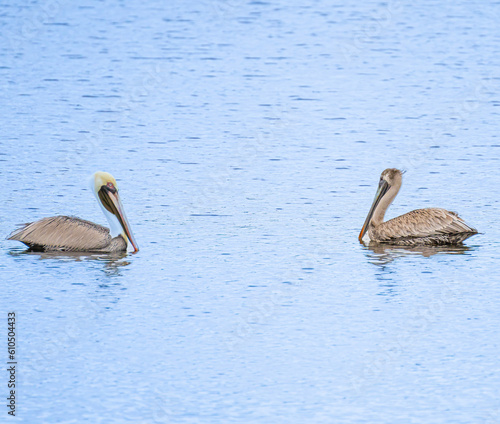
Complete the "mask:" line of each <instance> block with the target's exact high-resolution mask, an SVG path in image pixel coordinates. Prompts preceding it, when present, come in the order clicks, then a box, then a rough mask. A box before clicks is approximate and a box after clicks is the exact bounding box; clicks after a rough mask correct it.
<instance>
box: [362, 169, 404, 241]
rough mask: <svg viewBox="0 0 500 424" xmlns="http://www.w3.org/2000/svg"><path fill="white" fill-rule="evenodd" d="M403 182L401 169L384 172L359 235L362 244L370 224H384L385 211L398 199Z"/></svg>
mask: <svg viewBox="0 0 500 424" xmlns="http://www.w3.org/2000/svg"><path fill="white" fill-rule="evenodd" d="M402 181H403V172H402V171H400V170H399V169H396V168H388V169H386V170H385V171H383V172H382V174H381V175H380V181H379V184H378V189H377V193H376V194H375V199H374V200H373V203H372V207H371V208H370V212H368V216H367V217H366V220H365V223H364V224H363V228H361V232H360V233H359V237H358V239H359V241H360V242H363V237H364V236H365V234H366V232H367V231H368V228H369V226H370V223H372V224H373V225H379V224H381V223H382V222H383V220H384V215H385V211H386V210H387V208H388V207H389V205H390V204H391V202H392V201H393V200H394V198H395V197H396V194H398V191H399V189H400V187H401V183H402ZM382 199H383V200H382Z"/></svg>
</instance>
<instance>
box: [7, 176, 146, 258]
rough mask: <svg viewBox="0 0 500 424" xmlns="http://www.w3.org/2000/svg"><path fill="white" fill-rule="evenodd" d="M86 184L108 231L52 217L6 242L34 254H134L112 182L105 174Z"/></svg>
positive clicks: (135, 248) (19, 231)
mask: <svg viewBox="0 0 500 424" xmlns="http://www.w3.org/2000/svg"><path fill="white" fill-rule="evenodd" d="M90 183H91V189H92V191H93V193H94V195H95V197H96V199H97V201H98V203H99V205H100V206H101V209H102V211H103V212H104V215H105V216H106V218H107V219H108V222H109V225H110V228H111V230H110V229H108V228H106V227H103V226H101V225H98V224H94V223H93V222H90V221H85V220H83V219H80V218H76V217H70V216H54V217H50V218H43V219H41V220H39V221H35V222H31V223H29V224H24V226H23V227H21V228H19V229H17V230H15V231H14V232H13V233H12V234H11V235H10V236H9V237H8V240H18V241H20V242H23V243H24V244H26V245H27V246H28V247H29V248H30V250H34V251H61V252H100V253H113V252H122V251H131V252H133V253H135V252H137V251H138V250H139V247H138V246H137V242H136V241H135V238H134V236H133V234H132V232H131V230H130V225H129V223H128V220H127V217H126V215H125V212H124V210H123V206H122V203H121V201H120V197H119V195H118V187H117V185H116V180H115V179H114V178H113V176H112V175H111V174H109V173H107V172H96V173H95V174H94V175H92V177H91V180H90Z"/></svg>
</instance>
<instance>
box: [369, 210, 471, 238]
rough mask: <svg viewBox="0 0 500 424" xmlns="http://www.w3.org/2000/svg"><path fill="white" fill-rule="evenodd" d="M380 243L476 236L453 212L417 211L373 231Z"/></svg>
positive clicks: (383, 224) (394, 219) (385, 223)
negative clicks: (404, 239) (405, 239)
mask: <svg viewBox="0 0 500 424" xmlns="http://www.w3.org/2000/svg"><path fill="white" fill-rule="evenodd" d="M374 233H375V234H376V237H377V239H378V240H380V241H386V240H387V241H389V240H394V239H398V238H415V237H420V238H425V237H433V236H442V235H453V234H457V235H458V234H464V233H470V234H476V233H477V230H476V229H475V228H473V227H470V226H469V225H467V224H466V223H465V222H464V221H463V220H462V218H460V217H459V216H458V215H457V214H456V213H455V212H450V211H447V210H446V209H440V208H426V209H417V210H414V211H412V212H408V213H406V214H404V215H401V216H398V217H396V218H393V219H390V220H389V221H386V222H384V223H382V224H381V225H379V226H378V227H377V228H375V229H374Z"/></svg>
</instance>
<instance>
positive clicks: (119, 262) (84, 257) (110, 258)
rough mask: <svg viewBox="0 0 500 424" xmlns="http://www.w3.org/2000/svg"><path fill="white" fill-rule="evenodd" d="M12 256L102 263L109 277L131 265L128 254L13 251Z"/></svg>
mask: <svg viewBox="0 0 500 424" xmlns="http://www.w3.org/2000/svg"><path fill="white" fill-rule="evenodd" d="M10 255H12V256H14V257H18V258H20V259H21V258H25V257H26V255H29V256H37V257H38V258H39V259H40V260H47V259H48V260H54V261H59V262H92V261H96V262H100V263H102V264H103V266H104V268H103V271H104V272H105V273H106V274H108V275H119V271H120V269H121V268H122V267H124V266H127V265H130V263H131V262H130V261H126V260H123V258H126V257H127V253H126V252H114V253H90V252H88V253H83V252H67V251H45V252H37V251H32V250H23V251H11V252H10Z"/></svg>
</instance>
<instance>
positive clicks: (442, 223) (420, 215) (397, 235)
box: [359, 168, 477, 246]
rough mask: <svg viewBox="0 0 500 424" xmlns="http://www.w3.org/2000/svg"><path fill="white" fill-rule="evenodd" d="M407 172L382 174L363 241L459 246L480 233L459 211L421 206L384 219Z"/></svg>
mask: <svg viewBox="0 0 500 424" xmlns="http://www.w3.org/2000/svg"><path fill="white" fill-rule="evenodd" d="M402 175H403V173H402V172H401V171H400V170H399V169H394V168H391V169H386V170H385V171H384V172H382V175H381V176H380V182H379V186H378V190H377V193H376V195H375V199H374V201H373V204H372V207H371V208H370V211H369V212H368V216H367V217H366V221H365V223H364V225H363V228H362V229H361V232H360V233H359V241H360V242H362V243H368V242H378V243H388V244H392V245H398V246H418V245H428V246H438V245H457V244H460V243H462V242H463V241H464V240H465V239H467V238H469V237H471V236H473V235H474V234H477V230H476V229H475V228H473V227H470V226H469V225H467V224H466V223H465V222H464V221H463V220H462V218H460V217H459V216H458V215H457V214H456V213H455V212H450V211H447V210H446V209H439V208H426V209H417V210H414V211H412V212H408V213H406V214H404V215H401V216H398V217H397V218H393V219H391V220H389V221H387V222H384V215H385V212H386V210H387V208H388V207H389V205H390V204H391V203H392V201H393V200H394V198H395V197H396V195H397V194H398V191H399V189H400V187H401V182H402V179H403V178H402Z"/></svg>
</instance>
